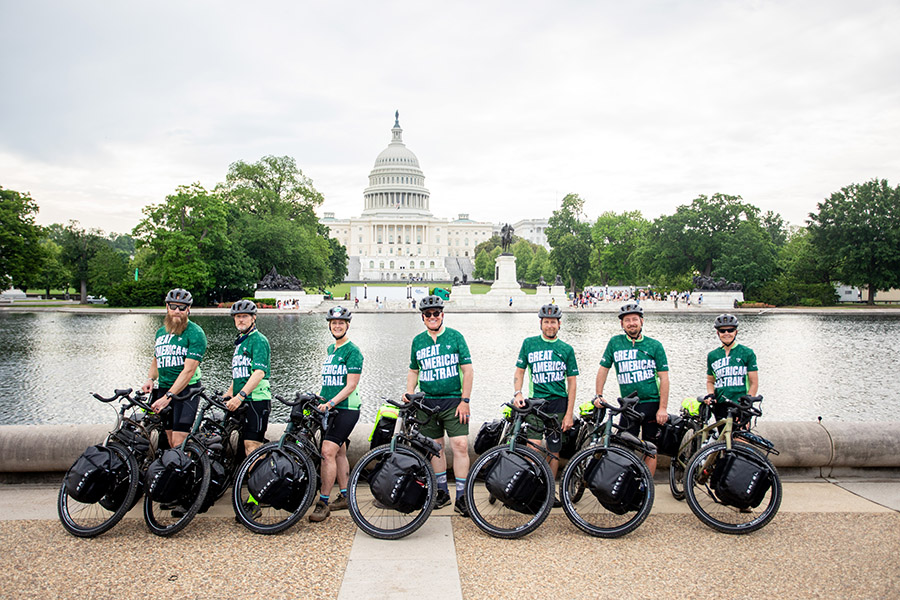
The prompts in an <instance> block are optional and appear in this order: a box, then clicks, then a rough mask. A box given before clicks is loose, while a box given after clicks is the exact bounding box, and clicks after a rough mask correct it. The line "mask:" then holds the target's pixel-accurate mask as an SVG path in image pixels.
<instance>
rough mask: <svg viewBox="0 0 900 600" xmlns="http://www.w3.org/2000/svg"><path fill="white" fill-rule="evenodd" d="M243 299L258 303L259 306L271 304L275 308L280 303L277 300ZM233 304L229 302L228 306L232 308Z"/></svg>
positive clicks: (249, 297) (246, 297)
mask: <svg viewBox="0 0 900 600" xmlns="http://www.w3.org/2000/svg"><path fill="white" fill-rule="evenodd" d="M241 299H242V300H250V301H251V302H256V304H257V305H259V304H271V305H272V306H275V305H276V304H277V303H278V301H277V300H276V299H275V298H253V297H251V296H245V297H244V298H241ZM232 304H233V303H231V302H229V303H228V306H231V305H232Z"/></svg>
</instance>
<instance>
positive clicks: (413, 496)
mask: <svg viewBox="0 0 900 600" xmlns="http://www.w3.org/2000/svg"><path fill="white" fill-rule="evenodd" d="M369 488H370V489H371V491H372V496H374V497H375V500H377V501H378V502H380V503H381V504H383V505H384V506H386V507H387V508H390V509H393V510H396V511H399V512H402V513H411V512H412V511H414V510H418V509H420V508H422V507H423V506H425V502H427V500H428V490H427V489H426V487H425V478H424V477H423V473H422V464H421V463H420V462H419V461H418V460H416V459H415V458H414V457H412V456H410V455H408V454H401V453H399V452H394V453H393V454H391V455H390V456H388V457H387V458H385V459H384V460H383V461H382V462H381V464H380V465H379V466H378V467H376V469H375V471H374V472H373V473H372V475H371V476H370V478H369Z"/></svg>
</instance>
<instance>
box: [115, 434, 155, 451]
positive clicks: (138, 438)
mask: <svg viewBox="0 0 900 600" xmlns="http://www.w3.org/2000/svg"><path fill="white" fill-rule="evenodd" d="M115 435H116V439H118V440H119V441H120V442H122V443H123V444H125V445H126V446H128V447H129V448H132V449H133V450H134V452H135V454H137V455H138V456H141V455H144V454H147V452H149V451H150V440H148V439H147V438H145V437H144V436H142V435H140V434H139V433H137V432H135V431H132V430H131V429H120V430H119V431H117V432H116V434H115Z"/></svg>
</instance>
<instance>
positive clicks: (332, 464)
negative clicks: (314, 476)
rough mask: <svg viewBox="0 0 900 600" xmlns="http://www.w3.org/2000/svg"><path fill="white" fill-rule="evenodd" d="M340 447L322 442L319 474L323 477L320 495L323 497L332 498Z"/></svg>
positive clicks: (325, 441) (328, 442)
mask: <svg viewBox="0 0 900 600" xmlns="http://www.w3.org/2000/svg"><path fill="white" fill-rule="evenodd" d="M338 448H339V446H338V445H337V444H335V443H334V442H330V441H328V440H323V441H322V466H321V468H320V472H319V474H320V475H321V476H322V488H321V489H320V490H319V493H320V494H322V495H323V496H331V488H333V487H334V479H335V475H336V474H337V460H336V459H337V454H338Z"/></svg>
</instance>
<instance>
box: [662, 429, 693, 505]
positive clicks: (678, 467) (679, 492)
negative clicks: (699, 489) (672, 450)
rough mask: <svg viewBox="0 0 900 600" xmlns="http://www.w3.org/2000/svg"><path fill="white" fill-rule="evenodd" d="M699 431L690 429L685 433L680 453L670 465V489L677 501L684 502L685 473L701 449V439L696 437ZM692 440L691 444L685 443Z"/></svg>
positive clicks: (679, 447) (673, 458)
mask: <svg viewBox="0 0 900 600" xmlns="http://www.w3.org/2000/svg"><path fill="white" fill-rule="evenodd" d="M698 430H699V429H689V430H688V431H686V432H685V434H684V437H683V438H682V439H681V443H680V444H679V446H678V449H679V451H678V453H677V454H676V455H675V456H673V457H672V462H671V463H669V489H670V490H672V497H673V498H675V499H676V500H684V471H685V469H686V468H687V464H688V463H689V462H690V461H691V457H692V456H694V454H695V453H696V452H697V450H699V449H700V439H699V438H696V437H694V434H695V433H696V432H697V431H698ZM688 440H690V444H688V445H685V443H686V442H687V441H688Z"/></svg>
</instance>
